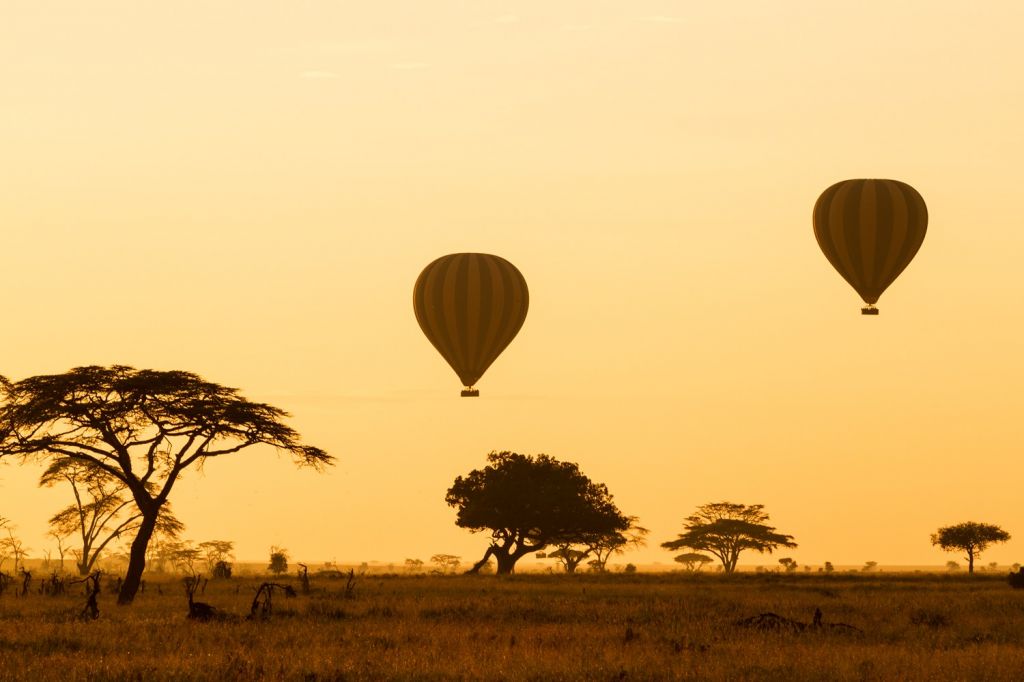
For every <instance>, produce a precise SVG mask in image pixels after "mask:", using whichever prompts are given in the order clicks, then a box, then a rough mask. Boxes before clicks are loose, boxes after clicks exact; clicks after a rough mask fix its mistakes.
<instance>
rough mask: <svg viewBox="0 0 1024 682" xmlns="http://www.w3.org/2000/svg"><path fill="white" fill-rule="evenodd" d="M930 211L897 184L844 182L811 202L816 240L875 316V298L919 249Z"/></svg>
mask: <svg viewBox="0 0 1024 682" xmlns="http://www.w3.org/2000/svg"><path fill="white" fill-rule="evenodd" d="M927 228H928V208H927V207H926V206H925V204H924V199H922V198H921V195H920V194H918V193H917V190H915V189H914V188H913V187H911V186H910V185H908V184H906V183H905V182H900V181H899V180H843V181H842V182H837V183H836V184H834V185H832V186H831V187H829V188H828V189H826V190H825V191H824V192H822V194H821V196H820V197H818V201H817V203H815V204H814V236H815V237H816V238H817V240H818V246H820V247H821V250H822V251H823V252H824V253H825V257H826V258H828V261H829V263H831V264H832V267H834V268H835V269H836V270H838V271H839V274H840V275H842V276H843V279H845V280H846V281H847V282H849V283H850V286H852V287H853V288H854V289H856V291H857V293H858V294H860V297H861V298H863V299H864V302H865V303H867V304H868V305H867V307H865V308H862V309H861V313H863V314H865V315H877V314H878V308H876V307H875V303H877V302H878V297H879V296H881V295H882V292H883V291H885V290H886V288H888V286H889V285H890V284H892V283H893V281H894V280H895V279H896V278H897V277H898V276H899V274H900V273H901V272H903V269H904V268H906V267H907V265H909V264H910V261H911V260H913V258H914V255H915V254H916V253H917V250H918V249H920V248H921V243H922V242H923V241H924V234H925V231H926V230H927Z"/></svg>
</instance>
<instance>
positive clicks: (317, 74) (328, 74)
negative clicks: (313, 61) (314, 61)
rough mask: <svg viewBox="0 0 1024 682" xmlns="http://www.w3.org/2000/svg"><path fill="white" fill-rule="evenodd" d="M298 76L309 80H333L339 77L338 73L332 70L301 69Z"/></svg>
mask: <svg viewBox="0 0 1024 682" xmlns="http://www.w3.org/2000/svg"><path fill="white" fill-rule="evenodd" d="M299 78H302V79H305V80H310V81H325V80H333V79H335V78H341V76H340V75H338V74H336V73H334V72H333V71H316V70H314V71H303V72H302V73H300V74H299Z"/></svg>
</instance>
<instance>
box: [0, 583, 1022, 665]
mask: <svg viewBox="0 0 1024 682" xmlns="http://www.w3.org/2000/svg"><path fill="white" fill-rule="evenodd" d="M260 582H262V579H259V578H241V579H227V580H221V581H212V580H211V581H210V582H209V584H208V585H207V586H206V589H205V590H204V591H203V593H197V594H196V595H195V599H196V600H201V601H203V602H205V603H208V604H211V605H212V606H214V607H216V608H218V609H219V610H222V611H223V612H225V614H226V615H225V617H224V618H223V619H219V620H215V621H210V622H198V621H195V620H189V619H188V618H187V617H186V616H187V613H188V604H187V600H186V595H185V590H184V587H183V585H182V584H181V583H180V582H177V581H173V580H170V579H168V580H167V581H165V582H152V581H151V582H150V583H149V584H148V585H147V588H146V590H145V592H144V593H143V594H141V595H139V597H138V599H137V600H136V603H135V604H134V605H132V606H130V607H118V606H116V605H115V604H114V595H113V593H112V591H110V590H107V591H105V592H103V593H101V594H100V597H99V607H100V615H99V617H98V618H97V619H95V620H83V619H81V618H80V616H79V614H80V612H81V610H82V607H83V606H84V604H85V598H84V596H83V595H82V592H81V586H80V585H76V586H74V587H73V588H71V590H70V593H69V594H67V595H63V596H47V595H41V594H38V593H35V592H30V593H29V594H28V595H26V596H24V597H22V596H19V595H18V594H17V593H16V592H17V590H16V589H15V588H16V586H15V585H12V586H11V587H10V588H9V589H8V591H7V592H6V593H5V594H4V595H3V596H2V597H0V679H4V680H52V679H61V680H85V679H89V680H93V679H137V680H173V679H200V680H224V679H244V680H250V679H289V680H291V679H295V680H337V679H411V678H416V679H469V678H475V679H480V678H489V679H536V680H541V679H545V680H547V679H670V678H671V679H733V680H736V679H751V678H756V679H778V680H804V679H840V680H862V679H922V680H924V679H928V680H934V679H972V680H977V679H991V680H1017V679H1021V678H1022V677H1024V631H1022V630H1021V628H1020V624H1021V623H1022V622H1024V592H1020V591H1015V590H1012V589H1010V588H1009V586H1008V585H1007V583H1006V580H1005V578H1004V577H1003V576H1002V575H996V574H992V575H979V576H975V577H973V578H969V577H967V576H945V575H935V574H933V575H926V574H922V575H894V574H877V575H850V574H844V575H827V576H822V575H793V576H783V575H779V574H745V575H735V576H731V577H730V576H722V575H710V574H707V575H695V576H689V575H682V574H661V575H651V574H639V575H623V574H617V575H604V576H597V575H580V576H565V575H517V576H511V577H503V578H498V577H494V576H425V575H417V576H373V575H367V576H364V577H362V578H358V579H357V580H356V582H355V583H354V585H353V586H352V587H351V589H350V590H349V593H348V594H346V581H345V580H344V579H340V580H328V579H314V580H313V581H312V585H311V591H310V593H309V594H302V593H301V589H300V586H299V583H298V581H296V580H295V579H294V578H286V579H284V580H281V581H280V582H283V583H287V584H289V585H291V586H293V587H294V588H295V590H296V591H297V592H298V594H297V596H295V597H292V598H288V597H286V596H285V595H284V593H283V592H282V593H278V594H275V596H274V600H273V603H272V610H271V613H270V614H269V615H266V616H261V617H257V618H254V619H247V618H246V616H247V615H248V614H249V612H250V606H251V602H252V599H253V596H254V594H255V591H256V587H257V586H258V585H259V583H260ZM816 608H817V609H821V612H822V614H823V617H822V621H821V622H822V624H823V625H822V626H819V627H815V626H813V625H811V621H812V618H813V616H814V611H815V609H816ZM766 612H771V613H774V614H777V615H778V616H782V617H784V618H788V619H792V620H793V621H798V622H801V623H805V624H808V625H807V627H805V628H799V627H784V628H782V629H778V630H762V629H758V628H756V627H745V626H743V625H741V624H739V621H741V620H743V619H745V618H748V617H751V616H757V615H758V614H761V613H766ZM835 623H845V624H847V625H850V626H852V628H842V627H840V628H833V627H829V626H830V625H832V624H835ZM854 628H855V629H854Z"/></svg>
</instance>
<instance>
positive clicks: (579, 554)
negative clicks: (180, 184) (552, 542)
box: [537, 542, 589, 574]
mask: <svg viewBox="0 0 1024 682" xmlns="http://www.w3.org/2000/svg"><path fill="white" fill-rule="evenodd" d="M588 554H589V552H588V551H587V550H584V549H574V548H573V546H572V545H570V544H569V543H568V542H563V543H561V544H560V545H558V547H557V548H555V551H553V552H548V553H546V554H545V553H544V552H537V558H538V559H554V560H555V561H557V562H558V563H559V564H561V566H562V568H563V569H565V572H566V573H570V574H572V573H575V572H576V567H577V566H579V565H580V563H581V562H582V561H583V560H584V559H586V558H587V555H588Z"/></svg>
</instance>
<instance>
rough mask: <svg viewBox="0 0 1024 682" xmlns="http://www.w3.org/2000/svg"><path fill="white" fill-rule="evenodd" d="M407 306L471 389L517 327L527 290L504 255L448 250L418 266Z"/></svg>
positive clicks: (527, 299)
mask: <svg viewBox="0 0 1024 682" xmlns="http://www.w3.org/2000/svg"><path fill="white" fill-rule="evenodd" d="M412 305H413V310H414V311H415V312H416V321H417V322H419V324H420V329H422V330H423V333H424V334H425V335H426V337H427V339H429V340H430V343H432V344H434V348H436V349H437V350H438V352H439V353H440V354H441V356H442V357H443V358H444V359H445V360H447V361H448V364H449V365H451V367H452V369H454V370H455V373H456V374H458V375H459V379H460V380H461V381H462V383H463V385H464V386H467V387H472V386H474V385H475V384H476V382H477V381H479V380H480V377H481V376H483V374H484V372H485V371H487V368H488V367H490V366H491V363H493V362H494V361H495V359H497V357H498V355H500V354H501V352H502V351H503V350H505V347H506V346H508V344H509V343H511V342H512V339H514V338H515V336H516V334H517V333H518V332H519V329H520V328H521V327H522V326H523V322H524V321H525V320H526V311H527V309H528V308H529V305H530V293H529V290H528V289H527V287H526V279H524V278H523V275H522V273H520V272H519V270H517V269H516V266H514V265H512V264H511V263H509V262H508V261H507V260H505V259H504V258H501V257H499V256H492V255H490V254H486V253H453V254H450V255H448V256H442V257H441V258H438V259H437V260H435V261H434V262H433V263H431V264H430V265H428V266H427V267H425V268H424V269H423V272H421V273H420V276H419V278H417V280H416V285H415V286H414V287H413V296H412ZM463 395H476V392H475V391H463Z"/></svg>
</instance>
